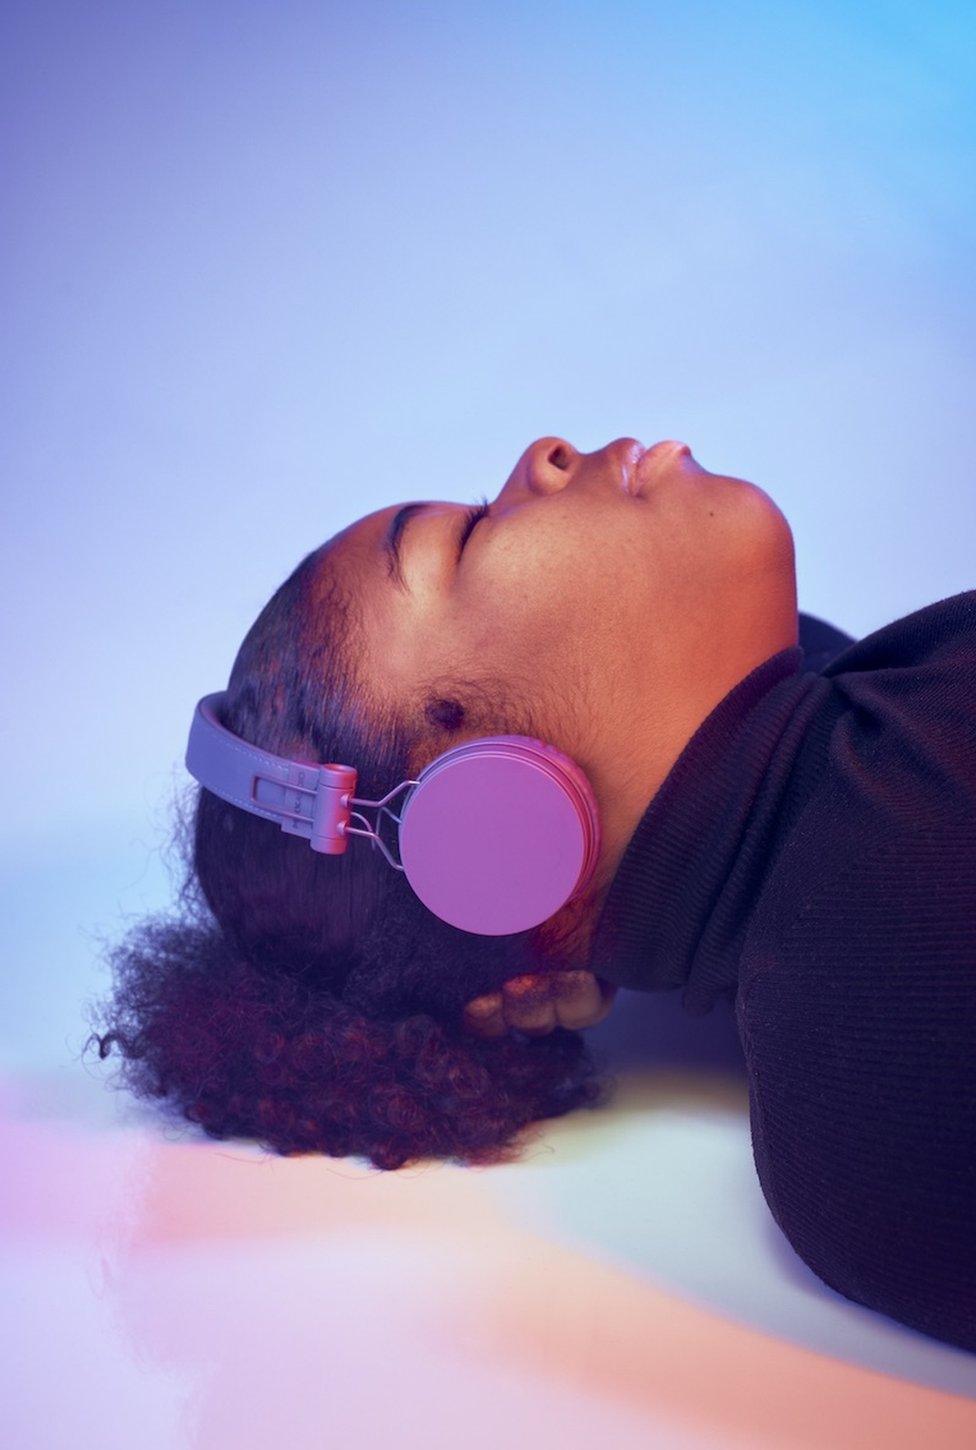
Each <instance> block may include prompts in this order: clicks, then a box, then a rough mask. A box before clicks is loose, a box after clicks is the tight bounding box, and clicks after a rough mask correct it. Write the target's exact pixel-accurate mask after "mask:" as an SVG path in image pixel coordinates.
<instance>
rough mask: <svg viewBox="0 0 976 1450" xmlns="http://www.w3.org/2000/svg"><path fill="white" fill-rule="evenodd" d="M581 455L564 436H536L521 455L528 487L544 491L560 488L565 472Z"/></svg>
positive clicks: (563, 483)
mask: <svg viewBox="0 0 976 1450" xmlns="http://www.w3.org/2000/svg"><path fill="white" fill-rule="evenodd" d="M580 457H581V455H580V454H579V453H578V452H577V450H576V449H575V448H574V447H573V445H572V443H567V441H566V439H565V438H553V437H546V438H537V439H536V441H535V442H534V443H531V444H530V445H529V447H528V448H527V449H526V450H525V452H524V453H523V455H522V468H523V472H524V476H525V482H526V484H527V485H528V487H529V488H531V489H535V490H536V491H537V492H544V491H546V490H547V489H551V488H562V487H564V485H565V483H566V474H567V472H569V471H570V470H571V469H572V468H573V467H574V465H575V463H576V461H577V459H579V458H580Z"/></svg>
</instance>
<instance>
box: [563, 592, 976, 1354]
mask: <svg viewBox="0 0 976 1450" xmlns="http://www.w3.org/2000/svg"><path fill="white" fill-rule="evenodd" d="M828 628H829V627H828ZM826 653H827V654H828V655H829V654H830V651H829V647H828V648H827V650H826ZM815 659H816V655H815V653H814V652H813V651H811V650H810V649H809V648H808V650H807V652H806V654H805V653H804V649H803V648H802V647H801V646H799V645H796V646H793V647H792V648H788V649H784V650H781V651H780V652H779V653H778V654H774V655H771V656H770V657H769V659H767V660H766V661H765V662H764V663H762V664H760V665H758V666H757V667H756V668H755V669H754V670H753V671H752V672H751V673H750V674H749V675H747V676H746V677H745V678H744V679H742V680H740V682H739V683H738V684H737V685H736V686H735V687H734V688H733V689H732V690H731V691H730V692H729V693H728V694H727V695H726V696H725V698H724V699H723V700H721V701H720V702H719V703H718V705H716V706H715V708H714V710H712V712H711V714H710V715H709V716H708V717H707V719H705V720H704V721H703V722H702V724H701V725H700V726H699V728H698V730H697V731H696V732H695V734H694V735H693V736H692V738H691V739H690V740H689V742H688V744H687V745H686V746H685V747H684V749H683V751H682V753H681V754H680V756H679V757H678V759H677V760H676V761H675V763H674V765H673V767H672V768H671V771H670V772H669V774H668V776H667V778H666V779H665V780H664V782H663V783H662V785H661V787H660V789H659V790H658V791H657V792H656V794H655V795H654V797H653V799H652V800H651V802H650V805H649V806H648V808H647V810H646V812H645V814H644V816H643V817H642V819H641V821H640V823H639V824H638V826H637V829H636V831H635V832H634V835H633V837H632V839H631V841H630V843H629V845H628V847H627V850H626V852H625V854H624V856H623V857H622V859H621V863H620V866H619V868H618V870H617V873H616V875H615V877H614V880H613V883H612V885H611V887H610V891H609V893H608V895H607V898H606V901H605V902H604V906H603V910H602V912H601V914H600V918H599V922H598V926H597V933H596V937H595V940H594V948H593V954H592V959H591V966H592V969H593V970H594V971H595V972H597V973H598V974H599V975H600V976H602V977H605V978H606V979H607V980H608V981H610V982H615V983H617V984H618V985H619V986H623V987H630V988H635V989H637V990H641V991H652V990H657V989H660V988H674V987H681V988H682V998H681V1000H682V1004H683V1006H684V1007H685V1008H686V1009H687V1010H688V1011H689V1012H691V1013H693V1014H694V1015H696V1016H697V1015H700V1014H702V1013H704V1012H708V1011H710V1010H711V1009H712V1006H713V1004H714V1001H715V999H716V998H717V997H719V996H721V997H723V998H725V999H726V1000H728V1001H729V1002H731V1003H734V1008H735V1018H736V1023H737V1025H738V1029H739V1035H740V1038H741V1042H742V1047H743V1051H744V1055H745V1061H746V1068H747V1073H748V1085H749V1118H750V1128H751V1132H752V1147H753V1158H754V1161H755V1165H756V1171H757V1173H758V1176H759V1181H760V1184H761V1187H762V1191H763V1195H764V1197H765V1199H766V1202H767V1204H768V1205H769V1208H770V1211H771V1213H772V1215H773V1218H774V1219H775V1220H776V1222H777V1223H778V1224H779V1226H780V1228H781V1229H782V1231H783V1233H784V1234H785V1235H786V1237H787V1239H788V1240H789V1241H790V1243H791V1244H792V1246H793V1248H794V1249H795V1250H796V1252H797V1253H798V1254H799V1255H800V1257H801V1258H802V1259H803V1260H804V1261H805V1263H807V1264H808V1265H809V1267H810V1268H811V1269H812V1270H813V1271H814V1273H815V1274H817V1275H818V1277H819V1278H820V1279H822V1280H823V1281H824V1282H825V1283H826V1284H828V1285H830V1286H831V1288H833V1289H835V1290H837V1291H838V1292H839V1293H841V1294H843V1295H844V1296H845V1297H846V1298H848V1299H852V1300H854V1301H856V1302H857V1303H860V1304H864V1305H866V1306H867V1307H868V1308H871V1309H875V1310H878V1311H879V1312H880V1313H882V1314H886V1315H889V1316H890V1317H891V1318H893V1319H896V1320H899V1321H900V1322H902V1323H904V1324H907V1325H910V1326H911V1327H912V1328H914V1329H917V1330H921V1331H922V1332H923V1333H925V1334H929V1335H933V1336H934V1337H935V1338H937V1339H940V1340H943V1341H945V1342H947V1343H950V1344H955V1345H959V1346H961V1347H962V1348H964V1349H968V1350H971V1351H976V590H967V591H966V592H964V593H962V594H956V595H953V596H952V597H950V598H948V599H943V600H941V601H940V602H939V603H937V604H932V605H929V606H928V607H927V608H924V609H919V610H916V611H915V613H913V614H909V615H906V616H905V617H904V618H902V619H899V620H896V621H895V622H894V623H893V624H888V625H885V626H884V628H882V629H879V630H876V631H875V632H874V633H873V634H869V635H867V636H866V637H865V638H864V639H861V640H859V641H857V642H855V643H851V644H849V645H848V646H847V647H846V648H842V649H841V650H840V652H839V653H833V657H832V658H829V660H828V662H827V663H826V664H825V665H824V667H823V668H822V669H820V668H817V667H814V668H810V667H809V666H810V664H811V662H812V661H815Z"/></svg>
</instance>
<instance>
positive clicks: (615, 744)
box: [97, 438, 976, 1349]
mask: <svg viewBox="0 0 976 1450" xmlns="http://www.w3.org/2000/svg"><path fill="white" fill-rule="evenodd" d="M799 622H800V621H799V619H798V614H797V601H796V575H795V559H794V548H793V538H792V534H791V531H790V528H789V525H788V523H787V521H786V519H785V517H784V516H783V514H782V513H781V511H780V510H779V509H778V507H777V506H776V504H775V503H774V502H773V500H772V499H771V498H770V497H769V496H768V495H767V494H766V493H765V492H763V490H762V489H760V488H758V487H757V486H756V485H754V484H752V483H749V482H747V481H745V480H743V479H738V478H733V477H729V476H726V475H718V474H713V473H710V472H707V471H706V470H705V469H703V468H701V466H700V465H699V464H698V463H697V462H696V460H695V459H694V458H693V457H692V456H691V454H690V452H689V450H688V449H687V447H686V446H685V445H683V444H677V443H674V442H672V441H670V440H667V441H665V442H663V443H659V444H656V445H655V446H654V447H653V448H650V449H648V450H646V451H645V450H644V449H642V447H641V445H640V444H639V443H638V442H637V440H636V439H631V438H623V439H617V440H615V442H613V443H611V444H609V445H607V447H605V448H602V449H600V450H597V451H596V452H594V453H591V454H580V453H578V452H577V451H576V450H575V449H573V448H572V447H571V446H570V445H569V444H568V443H566V442H565V441H564V440H561V439H555V438H542V439H539V440H538V441H537V442H535V443H533V444H532V445H531V446H530V447H529V448H528V449H527V450H526V451H525V453H524V454H523V455H522V457H521V458H520V459H519V461H518V463H517V464H516V466H515V468H514V470H513V471H512V473H511V475H510V476H509V478H508V480H507V481H506V483H505V485H504V487H503V488H502V490H501V492H500V493H499V495H498V497H497V498H496V499H495V500H494V502H493V503H492V504H491V505H487V503H485V504H483V506H482V507H481V508H479V509H477V510H475V511H473V512H472V511H468V510H466V509H465V508H464V507H463V506H461V505H458V504H450V503H436V502H430V503H421V504H413V505H411V506H410V508H409V509H408V510H406V511H404V510H402V509H398V508H397V507H396V506H393V507H391V508H389V509H382V510H379V511H378V512H376V513H374V514H370V515H368V516H366V517H365V518H363V519H360V520H358V521H357V522H356V523H355V524H352V525H350V526H349V527H348V528H346V529H345V530H343V531H342V532H341V533H339V534H337V535H336V536H335V537H334V538H333V539H331V540H329V541H328V542H327V543H326V544H325V545H323V546H322V548H320V549H318V550H316V551H315V552H314V553H312V554H310V555H308V556H307V557H306V558H305V559H304V560H303V561H302V563H301V564H300V565H299V566H298V568H297V569H296V570H295V571H294V573H293V574H292V575H291V576H290V578H289V579H288V580H286V581H285V583H284V584H283V585H282V586H281V588H280V589H279V590H278V591H277V592H276V594H275V595H274V596H273V597H272V599H271V600H270V601H269V603H268V604H267V605H266V606H265V608H264V609H263V610H262V612H261V614H260V615H259V617H258V619H257V620H256V622H255V623H254V625H253V626H252V627H251V629H250V631H249V632H248V634H247V636H246V638H245V639H244V642H243V644H242V645H241V648H240V650H239V652H238V655H237V658H236V660H235V663H234V666H233V669H232V672H231V677H230V681H229V684H228V700H227V708H226V713H225V717H224V724H226V725H227V726H228V727H229V728H230V729H231V730H233V731H234V732H235V733H236V734H238V735H240V736H242V737H243V738H244V739H246V740H249V741H252V742H254V743H256V744H260V745H261V746H262V747H264V748H265V749H267V750H270V751H272V752H273V753H275V754H280V755H293V756H294V755H297V756H302V757H304V758H314V759H318V760H322V761H329V760H333V761H350V762H351V763H354V764H355V765H356V766H357V769H358V771H359V776H358V781H357V794H358V795H359V796H361V797H368V798H373V799H376V798H378V797H379V796H381V795H383V794H384V793H385V792H386V791H388V790H389V789H391V787H392V785H393V784H395V783H396V782H398V781H400V780H403V779H406V778H415V777H416V775H417V773H418V772H419V771H420V769H422V767H423V765H424V764H425V763H427V762H428V761H430V760H431V759H433V758H434V757H435V756H436V755H438V754H440V753H441V752H442V751H444V750H446V749H448V748H450V747H451V746H453V745H456V744H458V743H460V742H462V741H463V740H465V739H468V738H473V737H475V736H480V735H491V734H525V735H531V736H535V737H538V738H541V739H543V740H546V741H548V742H550V743H552V744H554V745H556V746H557V747H558V748H559V749H561V750H562V751H564V752H565V753H566V754H567V755H569V756H570V757H571V758H572V759H573V760H574V761H575V762H576V763H577V764H578V765H579V766H580V767H581V768H582V769H583V770H584V771H585V773H586V775H587V777H588V779H589V781H590V783H591V785H592V787H593V789H594V792H595V794H596V798H597V801H598V805H599V810H600V820H601V829H602V844H601V853H600V857H599V859H598V862H597V868H596V871H595V873H594V876H593V878H592V881H591V882H590V884H589V887H588V888H587V890H586V892H585V893H584V894H583V895H582V896H581V897H579V898H577V899H576V900H573V901H571V902H570V903H568V904H567V905H566V906H565V907H564V908H563V909H562V910H561V911H559V912H557V913H556V915H555V916H553V917H552V918H550V919H549V920H548V921H546V922H544V923H543V924H542V925H541V926H539V927H537V928H535V929H533V930H531V931H527V932H522V933H516V934H513V935H511V936H505V937H478V936H474V935H470V934H467V933H464V932H461V931H458V930H456V929H455V928H453V927H451V926H449V925H448V924H446V923H445V922H442V921H440V920H439V919H438V918H436V917H435V916H433V915H432V913H430V912H428V911H427V910H426V908H425V907H423V906H422V904H421V903H420V902H419V901H418V900H417V898H416V897H414V895H413V893H412V891H411V889H410V887H409V885H408V883H407V882H406V881H405V880H404V878H403V876H402V874H401V873H397V872H394V871H393V870H391V868H390V867H389V865H388V864H387V863H386V861H385V860H384V859H383V858H382V856H381V854H380V853H379V852H378V851H367V850H365V849H355V843H354V848H353V849H350V850H347V851H346V852H345V853H344V854H342V855H340V856H336V857H323V856H321V855H319V854H318V853H316V852H313V851H310V850H309V849H308V845H307V843H306V842H303V841H302V840H300V839H297V838H292V837H290V836H288V835H286V834H284V833H283V832H282V831H281V830H280V829H279V828H278V827H277V826H276V825H275V824H273V823H271V822H268V821H266V820H262V819H260V818H258V817H255V816H252V815H248V814H247V813H245V812H243V811H241V810H240V809H238V808H237V807H236V806H233V805H230V804H228V803H226V802H224V801H222V800H220V799H218V798H217V797H216V796H214V795H212V794H211V793H210V792H208V791H206V790H201V791H200V792H199V797H198V799H197V801H196V812H195V819H194V821H193V825H192V843H191V842H190V840H189V834H190V833H189V831H187V832H185V835H186V842H185V844H186V848H187V873H186V878H185V881H184V885H183V890H182V893H181V897H182V904H183V909H184V910H183V916H182V918H179V919H176V920H172V921H158V920H155V919H153V920H150V921H149V922H147V923H144V924H143V925H142V926H140V927H139V928H137V930H136V931H135V933H133V935H132V936H131V937H130V939H129V940H128V941H127V942H125V943H123V944H122V945H121V946H119V947H118V948H116V949H115V951H114V952H113V954H112V957H113V965H114V968H115V973H116V981H115V998H114V1001H113V1002H112V1003H111V1005H110V1017H109V1030H108V1031H107V1032H106V1033H105V1035H104V1036H99V1037H98V1039H97V1040H98V1043H99V1050H100V1053H101V1055H102V1056H104V1055H105V1054H106V1053H107V1052H108V1051H109V1050H110V1048H111V1046H112V1044H113V1043H117V1044H118V1045H119V1047H120V1050H121V1051H122V1053H123V1056H124V1059H125V1061H124V1070H125V1081H126V1085H127V1086H129V1087H130V1089H131V1090H133V1091H134V1092H136V1093H137V1094H138V1095H140V1096H144V1097H153V1098H160V1099H164V1100H165V1101H166V1102H167V1103H169V1104H170V1105H172V1107H173V1108H174V1109H176V1111H177V1112H179V1113H182V1114H183V1115H185V1116H186V1117H187V1118H189V1119H191V1120H192V1121H195V1122H199V1123H201V1124H202V1125H203V1127H204V1128H205V1129H206V1131H207V1132H208V1133H210V1134H211V1135H212V1136H215V1137H226V1136H228V1135H238V1136H247V1137H254V1138H257V1139H258V1140H259V1141H261V1142H262V1143H265V1144H266V1145H267V1146H269V1147H271V1148H274V1149H276V1150H277V1151H279V1152H295V1151H307V1150H317V1151H320V1152H325V1153H328V1154H333V1155H340V1156H341V1155H344V1154H347V1153H356V1154H363V1155H365V1156H367V1157H368V1158H369V1159H370V1161H372V1162H373V1163H374V1164H376V1165H377V1166H379V1167H383V1168H396V1167H399V1166H400V1165H401V1164H404V1163H407V1162H409V1161H411V1160H412V1159H413V1158H415V1157H417V1156H431V1155H433V1156H441V1157H454V1158H459V1159H461V1160H462V1161H466V1162H490V1161H496V1160H498V1159H500V1158H503V1157H506V1156H509V1155H510V1153H511V1151H512V1150H513V1148H514V1146H515V1144H516V1140H517V1136H518V1134H519V1131H520V1130H521V1129H522V1128H524V1127H525V1126H526V1125H528V1124H529V1123H531V1122H533V1121H536V1120H538V1119H542V1118H545V1117H551V1116H554V1115H557V1114H560V1113H565V1112H567V1111H569V1110H571V1109H572V1108H575V1107H580V1106H589V1107H593V1106H596V1105H598V1104H600V1103H602V1102H604V1101H606V1098H607V1088H608V1086H609V1079H606V1078H601V1077H600V1076H599V1075H598V1074H597V1073H596V1072H595V1070H594V1064H593V1060H592V1058H591V1056H590V1054H589V1052H588V1050H587V1049H586V1048H585V1047H584V1045H583V1041H582V1038H581V1037H580V1036H579V1034H578V1032H576V1031H574V1030H572V1029H573V1028H574V1027H581V1026H585V1025H587V1024H588V1023H591V1022H594V1021H597V1020H599V1019H600V1018H601V1017H602V1016H603V1015H605V1013H606V1011H607V1010H609V1004H610V1002H611V1001H612V997H613V993H614V991H615V989H616V988H617V987H619V986H621V985H624V986H627V987H631V988H636V989H639V990H657V989H660V988H667V987H674V986H681V987H682V988H683V998H682V1000H683V1002H684V1004H685V1006H686V1007H687V1008H688V1009H689V1011H692V1012H695V1013H699V1012H704V1011H708V1010H710V1008H711V1006H712V1003H713V1002H714V1000H715V998H716V996H719V995H721V996H724V997H725V998H726V999H727V1000H729V1001H730V1002H734V1004H735V1012H736V1020H737V1024H738V1027H739V1031H740V1035H741V1038H742V1042H743V1047H744V1051H745V1055H746V1061H747V1068H748V1072H749V1093H750V1116H751V1127H752V1133H753V1148H754V1156H755V1162H756V1168H757V1172H758V1174H759V1178H760V1182H761V1185H762V1188H763V1192H764V1195H765V1197H766V1200H767V1202H768V1204H769V1206H770V1209H771V1212H772V1213H773V1216H774V1217H775V1218H776V1221H777V1222H778V1223H779V1224H780V1226H781V1228H782V1229H783V1231H784V1232H785V1233H786V1235H787V1237H788V1238H789V1239H790V1241H791V1243H792V1244H793V1245H794V1247H795V1248H796V1249H797V1252H798V1253H799V1254H800V1255H801V1257H803V1258H804V1259H805V1260H806V1262H807V1263H808V1264H809V1265H810V1266H811V1267H812V1268H813V1270H814V1271H815V1272H816V1273H817V1274H818V1275H820V1277H821V1278H822V1279H824V1280H825V1282H827V1283H828V1284H830V1285H832V1287H834V1288H836V1289H837V1290H838V1291H839V1292H841V1293H842V1294H845V1295H847V1296H848V1297H849V1298H852V1299H855V1300H857V1301H858V1302H861V1303H864V1304H867V1305H869V1306H870V1307H874V1308H877V1309H880V1310H881V1312H883V1313H886V1314H889V1315H892V1316H893V1317H895V1318H897V1319H900V1320H902V1321H903V1322H905V1323H907V1324H910V1325H913V1326H914V1327H917V1328H919V1329H922V1330H923V1331H925V1332H928V1333H931V1334H934V1335H936V1336H937V1337H939V1338H943V1339H946V1340H948V1341H950V1342H954V1343H957V1344H960V1345H962V1346H964V1347H967V1348H973V1349H976V1074H974V1071H973V1067H972V1058H973V1045H974V1043H976V980H974V979H976V908H974V902H976V824H974V823H976V766H974V749H976V747H974V740H976V591H968V592H967V593H964V594H960V595H956V596H954V597H953V598H950V599H947V600H943V601H941V602H940V603H938V604H934V605H932V606H930V607H929V608H927V609H922V610H919V611H917V612H916V613H914V614H912V615H909V616H907V618H905V619H903V620H899V621H897V622H896V623H894V624H892V625H888V626H886V627H885V628H884V629H881V630H878V631H877V632H876V633H874V634H872V635H870V636H868V637H867V638H866V639H865V640H862V641H860V642H859V643H856V644H855V643H853V642H850V641H848V642H847V647H846V648H841V646H842V645H843V644H844V642H845V640H846V637H844V636H841V635H839V633H838V632H834V631H831V630H830V627H829V626H823V627H822V637H821V638H820V639H816V640H814V639H811V640H810V641H809V644H808V641H807V640H806V639H805V640H804V642H803V644H808V653H807V654H806V655H805V652H804V647H803V645H801V644H800V643H798V638H799V628H798V624H799ZM808 625H809V626H810V627H812V628H813V629H816V621H812V622H808ZM838 649H839V650H840V652H839V653H837V652H836V651H837V650H838ZM832 652H833V658H831V653H832ZM313 752H314V754H313ZM540 979H542V980H541V981H540ZM601 985H602V990H601ZM520 1001H521V1002H522V1003H523V1009H522V1016H521V1017H520V1016H519V1006H518V1004H519V1002H520ZM512 1025H514V1026H516V1027H521V1028H522V1031H520V1032H513V1031H510V1030H509V1027H510V1026H512Z"/></svg>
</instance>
